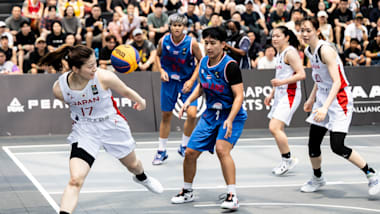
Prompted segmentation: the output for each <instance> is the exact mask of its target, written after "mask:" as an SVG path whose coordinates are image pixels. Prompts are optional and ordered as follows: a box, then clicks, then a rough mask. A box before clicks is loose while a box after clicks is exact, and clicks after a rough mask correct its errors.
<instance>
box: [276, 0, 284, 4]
mask: <svg viewBox="0 0 380 214" xmlns="http://www.w3.org/2000/svg"><path fill="white" fill-rule="evenodd" d="M277 4H285V1H284V0H280V1H277V2H276V5H277Z"/></svg>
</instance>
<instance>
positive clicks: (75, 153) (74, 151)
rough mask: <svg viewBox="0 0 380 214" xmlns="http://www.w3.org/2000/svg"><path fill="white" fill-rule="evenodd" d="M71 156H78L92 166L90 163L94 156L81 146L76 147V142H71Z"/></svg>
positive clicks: (92, 161)
mask: <svg viewBox="0 0 380 214" xmlns="http://www.w3.org/2000/svg"><path fill="white" fill-rule="evenodd" d="M71 158H79V159H82V160H84V161H85V162H86V163H88V165H89V166H90V167H92V164H93V163H94V161H95V158H94V157H92V156H91V155H90V154H89V153H88V152H86V150H84V149H82V148H78V143H73V144H72V146H71V154H70V159H71Z"/></svg>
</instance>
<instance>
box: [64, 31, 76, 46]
mask: <svg viewBox="0 0 380 214" xmlns="http://www.w3.org/2000/svg"><path fill="white" fill-rule="evenodd" d="M65 44H68V45H71V46H74V45H76V40H75V35H74V34H72V33H68V34H66V35H65Z"/></svg>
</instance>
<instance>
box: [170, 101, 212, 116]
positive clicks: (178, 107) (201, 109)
mask: <svg viewBox="0 0 380 214" xmlns="http://www.w3.org/2000/svg"><path fill="white" fill-rule="evenodd" d="M197 101H198V105H197V118H198V117H200V116H201V115H202V114H203V112H204V111H205V110H206V108H207V105H206V99H205V98H204V97H203V96H201V97H199V98H198V99H197ZM182 106H183V102H182V100H181V99H179V96H178V100H177V103H176V104H175V107H174V109H173V114H174V116H176V117H177V118H178V113H179V111H180V110H181V108H182ZM181 119H182V120H186V119H187V114H186V112H184V114H183V115H182V118H181Z"/></svg>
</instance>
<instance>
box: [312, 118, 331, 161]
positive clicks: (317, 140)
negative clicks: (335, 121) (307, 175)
mask: <svg viewBox="0 0 380 214" xmlns="http://www.w3.org/2000/svg"><path fill="white" fill-rule="evenodd" d="M326 132H327V129H326V128H324V127H321V126H317V125H313V124H312V125H311V126H310V131H309V145H308V146H309V156H310V157H312V158H315V157H319V156H320V155H321V143H322V140H323V137H324V136H325V134H326Z"/></svg>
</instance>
